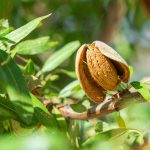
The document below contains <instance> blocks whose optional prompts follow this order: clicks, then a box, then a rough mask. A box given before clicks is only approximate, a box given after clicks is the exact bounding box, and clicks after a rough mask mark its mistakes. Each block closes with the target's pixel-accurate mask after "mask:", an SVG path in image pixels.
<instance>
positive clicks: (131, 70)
mask: <svg viewBox="0 0 150 150" xmlns="http://www.w3.org/2000/svg"><path fill="white" fill-rule="evenodd" d="M129 70H130V77H131V76H132V75H133V67H132V66H129Z"/></svg>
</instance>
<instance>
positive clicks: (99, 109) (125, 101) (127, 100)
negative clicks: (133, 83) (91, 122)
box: [57, 92, 147, 120]
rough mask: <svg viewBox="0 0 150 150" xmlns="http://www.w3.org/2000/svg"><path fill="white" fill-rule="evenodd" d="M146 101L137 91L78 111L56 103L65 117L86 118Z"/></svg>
mask: <svg viewBox="0 0 150 150" xmlns="http://www.w3.org/2000/svg"><path fill="white" fill-rule="evenodd" d="M142 102H147V101H146V100H144V98H143V97H142V96H141V95H140V94H139V93H137V92H128V93H124V94H123V95H121V97H119V98H116V99H112V98H111V99H107V100H105V101H104V102H102V103H101V104H98V105H97V106H95V107H92V108H90V109H88V110H87V111H85V112H82V113H78V112H75V111H73V110H72V108H71V107H70V106H69V105H57V108H58V110H59V111H60V113H61V114H62V115H63V116H64V117H65V118H72V119H79V120H88V119H92V118H96V117H98V116H101V115H107V114H110V113H112V112H115V111H118V110H121V109H123V108H126V107H127V106H129V105H131V104H135V103H142Z"/></svg>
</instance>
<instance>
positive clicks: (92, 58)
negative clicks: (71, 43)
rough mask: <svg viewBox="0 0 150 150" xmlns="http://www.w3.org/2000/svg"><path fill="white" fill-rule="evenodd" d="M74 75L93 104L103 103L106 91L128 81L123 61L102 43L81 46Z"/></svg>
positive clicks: (125, 64) (96, 42)
mask: <svg viewBox="0 0 150 150" xmlns="http://www.w3.org/2000/svg"><path fill="white" fill-rule="evenodd" d="M76 73H77V77H78V79H79V81H80V84H81V86H82V88H83V90H84V91H85V93H86V95H87V96H88V97H89V98H90V99H91V100H92V101H94V102H96V103H100V102H102V101H104V99H105V95H106V91H107V90H114V89H115V88H116V87H117V85H118V84H119V83H120V82H125V83H127V82H128V80H129V67H128V65H127V63H126V62H125V60H124V59H123V58H122V57H121V56H120V55H119V54H118V53H117V52H116V51H115V50H113V49H112V48H111V47H109V46H108V45H106V44H105V43H103V42H100V41H95V42H93V43H92V44H84V45H82V46H81V47H80V48H79V50H78V52H77V56H76Z"/></svg>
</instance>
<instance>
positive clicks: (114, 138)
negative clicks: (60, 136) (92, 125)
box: [82, 128, 137, 148]
mask: <svg viewBox="0 0 150 150" xmlns="http://www.w3.org/2000/svg"><path fill="white" fill-rule="evenodd" d="M130 131H132V132H136V131H134V130H131V129H127V128H117V129H111V130H108V131H104V132H101V133H99V134H97V135H95V136H93V137H91V138H89V139H88V140H86V141H85V142H84V143H83V145H82V146H83V147H88V148H90V147H92V146H94V145H97V144H99V146H102V145H100V144H103V146H106V145H107V144H111V146H112V145H113V148H116V147H119V146H121V145H122V144H123V143H124V142H125V140H126V139H127V136H128V134H129V132H130ZM136 133H137V132H136ZM105 144H106V145H105Z"/></svg>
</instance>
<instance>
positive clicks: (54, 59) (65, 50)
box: [42, 41, 80, 72]
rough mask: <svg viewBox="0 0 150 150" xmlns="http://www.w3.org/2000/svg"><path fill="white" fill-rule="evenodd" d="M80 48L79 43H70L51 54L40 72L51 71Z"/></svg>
mask: <svg viewBox="0 0 150 150" xmlns="http://www.w3.org/2000/svg"><path fill="white" fill-rule="evenodd" d="M79 46H80V42H79V41H72V42H70V43H68V44H66V45H65V46H64V47H62V48H61V49H60V50H59V51H57V52H55V53H54V54H52V55H51V56H50V57H49V58H48V59H47V60H46V62H45V64H44V66H43V68H42V72H48V71H52V70H54V69H55V68H57V67H58V66H59V65H61V64H62V63H63V62H64V61H65V60H66V59H68V58H69V57H70V56H71V55H72V54H73V53H74V52H75V51H76V50H77V48H78V47H79Z"/></svg>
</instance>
